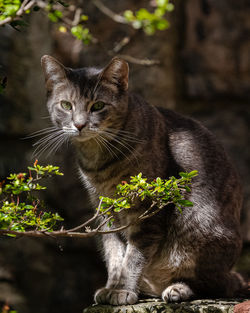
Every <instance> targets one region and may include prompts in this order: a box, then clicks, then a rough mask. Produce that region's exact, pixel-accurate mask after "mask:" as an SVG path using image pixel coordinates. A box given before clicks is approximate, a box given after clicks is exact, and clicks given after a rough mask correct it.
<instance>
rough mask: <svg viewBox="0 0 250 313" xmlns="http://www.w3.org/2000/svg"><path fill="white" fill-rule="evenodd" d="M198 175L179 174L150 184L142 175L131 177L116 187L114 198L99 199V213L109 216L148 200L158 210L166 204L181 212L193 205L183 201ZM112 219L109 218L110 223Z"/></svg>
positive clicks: (158, 179) (194, 172)
mask: <svg viewBox="0 0 250 313" xmlns="http://www.w3.org/2000/svg"><path fill="white" fill-rule="evenodd" d="M197 175H198V172H197V171H192V172H190V173H184V172H181V173H180V178H176V177H174V176H172V177H170V178H169V179H162V178H160V177H157V178H156V179H154V180H153V181H151V182H150V183H149V182H147V178H144V177H142V173H140V174H138V175H136V176H131V179H130V182H129V183H128V182H126V181H123V182H122V183H121V184H119V185H118V186H117V190H116V196H117V197H116V198H109V197H100V200H101V206H100V212H101V213H102V214H105V215H107V216H108V215H111V214H112V213H113V212H120V211H122V210H127V209H130V208H131V207H133V206H134V205H135V203H136V201H137V200H139V201H144V200H150V203H153V205H154V206H155V207H156V208H158V209H161V208H164V207H165V206H166V205H167V204H170V203H172V204H174V205H175V206H176V208H178V209H179V211H180V212H182V209H183V207H190V206H193V203H192V202H191V201H189V200H187V199H185V197H186V195H187V193H190V192H191V188H190V186H191V180H192V178H194V177H195V176H197ZM113 221H114V219H113V218H111V219H110V222H113Z"/></svg>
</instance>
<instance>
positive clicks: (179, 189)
mask: <svg viewBox="0 0 250 313" xmlns="http://www.w3.org/2000/svg"><path fill="white" fill-rule="evenodd" d="M28 169H29V173H19V174H10V176H9V177H7V178H6V180H5V181H2V182H1V183H0V232H1V233H2V234H9V235H14V236H15V235H20V234H23V235H25V234H26V235H28V236H36V237H37V236H38V237H39V236H40V235H42V234H46V233H47V234H48V232H49V233H50V234H53V236H65V237H78V238H83V237H89V236H92V235H95V234H98V233H108V232H110V231H112V232H114V231H120V230H122V229H126V228H127V227H129V226H130V225H131V224H134V223H139V222H141V221H142V220H144V219H146V218H149V217H151V216H153V215H155V214H157V213H158V212H159V211H160V210H162V209H165V208H167V205H168V204H174V205H175V207H176V208H178V209H179V211H180V213H182V209H183V207H189V206H192V205H193V204H192V202H191V201H189V200H187V199H186V197H187V193H189V192H190V191H191V189H190V186H191V180H192V178H193V177H195V176H196V175H197V171H192V172H190V173H184V172H181V173H180V178H176V177H174V176H172V177H170V178H169V179H161V178H160V177H157V178H156V179H154V180H153V181H151V182H150V183H149V182H147V178H144V177H142V173H140V174H138V175H136V176H131V179H130V182H129V183H128V182H126V181H123V182H121V184H119V185H117V187H116V194H115V196H114V198H109V197H103V196H101V197H100V203H99V206H98V208H97V211H96V213H95V215H94V216H93V217H92V218H90V219H89V220H88V221H86V222H84V223H83V224H81V225H78V226H76V227H74V228H73V229H69V230H65V229H63V228H61V230H54V227H55V225H56V223H57V222H58V221H62V220H63V219H62V218H61V217H60V216H59V215H58V214H57V213H51V212H48V211H47V210H45V205H44V203H43V202H42V201H40V200H39V199H38V198H37V197H35V196H34V192H37V191H42V190H45V189H46V187H44V186H42V185H40V184H39V182H38V181H40V180H41V179H44V178H47V177H51V176H54V175H63V174H62V173H61V172H59V168H58V167H57V166H53V165H47V166H41V165H38V164H37V161H36V162H35V163H34V165H33V166H32V167H28ZM138 201H142V202H144V205H143V207H144V209H145V210H144V211H143V212H142V213H141V214H140V215H138V217H136V218H135V219H134V220H133V221H132V222H130V223H129V224H126V225H122V226H121V227H118V228H114V229H112V230H110V231H109V230H108V231H107V230H106V231H103V230H102V227H103V226H104V225H105V224H106V225H108V226H111V225H112V223H113V222H114V220H115V217H116V214H117V213H120V212H121V211H124V210H129V209H133V207H135V206H137V205H138ZM101 216H102V217H103V218H102V219H101V220H99V224H98V225H97V227H96V228H95V229H91V228H90V226H89V225H90V224H91V223H92V222H94V221H95V220H97V219H98V218H99V217H101ZM100 221H101V222H100ZM80 229H85V232H76V231H78V230H80Z"/></svg>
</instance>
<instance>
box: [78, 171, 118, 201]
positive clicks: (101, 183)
mask: <svg viewBox="0 0 250 313" xmlns="http://www.w3.org/2000/svg"><path fill="white" fill-rule="evenodd" d="M79 172H80V178H81V181H82V183H83V184H84V186H85V188H86V189H87V190H88V192H89V195H90V197H91V200H92V202H95V203H96V202H99V196H106V197H113V196H114V194H115V190H116V185H117V184H118V183H119V182H120V175H117V176H115V177H113V176H111V175H107V174H104V173H98V172H95V173H85V172H84V171H83V170H81V169H80V168H79Z"/></svg>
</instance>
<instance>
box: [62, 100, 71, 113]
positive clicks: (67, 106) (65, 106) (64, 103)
mask: <svg viewBox="0 0 250 313" xmlns="http://www.w3.org/2000/svg"><path fill="white" fill-rule="evenodd" d="M61 107H62V108H63V109H64V110H66V111H70V110H72V104H71V103H70V102H69V101H66V100H62V101H61Z"/></svg>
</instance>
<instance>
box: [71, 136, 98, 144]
mask: <svg viewBox="0 0 250 313" xmlns="http://www.w3.org/2000/svg"><path fill="white" fill-rule="evenodd" d="M94 137H96V136H94V135H93V136H84V135H82V134H79V135H76V136H73V138H72V139H73V140H74V141H77V142H87V141H89V140H91V139H94Z"/></svg>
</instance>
